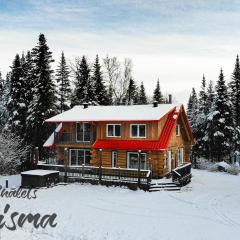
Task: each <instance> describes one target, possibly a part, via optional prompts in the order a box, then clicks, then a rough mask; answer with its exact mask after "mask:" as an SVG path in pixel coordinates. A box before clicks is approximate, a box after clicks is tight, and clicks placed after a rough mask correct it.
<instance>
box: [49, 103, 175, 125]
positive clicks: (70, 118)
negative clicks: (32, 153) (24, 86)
mask: <svg viewBox="0 0 240 240" xmlns="http://www.w3.org/2000/svg"><path fill="white" fill-rule="evenodd" d="M174 107H177V106H176V105H174V104H158V107H153V105H152V104H148V105H121V106H88V108H83V106H75V107H74V108H72V109H70V110H68V111H66V112H63V113H60V114H58V115H56V116H54V117H52V118H49V119H47V120H46V122H81V121H86V122H87V121H134V120H136V121H149V120H159V119H160V118H161V117H163V116H164V115H165V114H166V113H168V112H169V111H170V110H172V109H173V108H174Z"/></svg>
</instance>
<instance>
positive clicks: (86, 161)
mask: <svg viewBox="0 0 240 240" xmlns="http://www.w3.org/2000/svg"><path fill="white" fill-rule="evenodd" d="M90 160H91V153H90V151H89V150H86V151H85V164H86V165H90Z"/></svg>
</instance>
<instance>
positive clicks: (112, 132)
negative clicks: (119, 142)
mask: <svg viewBox="0 0 240 240" xmlns="http://www.w3.org/2000/svg"><path fill="white" fill-rule="evenodd" d="M107 137H121V124H107Z"/></svg>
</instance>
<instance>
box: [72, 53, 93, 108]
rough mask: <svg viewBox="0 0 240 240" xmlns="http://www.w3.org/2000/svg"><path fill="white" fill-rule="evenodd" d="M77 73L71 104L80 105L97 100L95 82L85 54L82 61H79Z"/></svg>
mask: <svg viewBox="0 0 240 240" xmlns="http://www.w3.org/2000/svg"><path fill="white" fill-rule="evenodd" d="M75 74H76V76H75V77H76V79H75V89H74V93H73V96H72V100H71V106H75V105H80V104H83V103H85V102H88V103H89V102H95V100H96V98H95V91H94V83H93V81H91V80H90V68H89V65H88V63H87V60H86V57H85V56H83V57H82V60H81V62H80V63H77V70H76V72H75Z"/></svg>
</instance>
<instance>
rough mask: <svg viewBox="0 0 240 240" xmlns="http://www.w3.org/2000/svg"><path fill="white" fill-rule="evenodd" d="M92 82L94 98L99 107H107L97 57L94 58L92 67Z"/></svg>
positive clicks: (107, 101)
mask: <svg viewBox="0 0 240 240" xmlns="http://www.w3.org/2000/svg"><path fill="white" fill-rule="evenodd" d="M92 81H93V83H94V85H95V86H94V90H95V98H96V102H97V103H98V104H99V105H109V99H108V94H107V90H106V87H105V85H104V82H103V77H102V72H101V65H100V63H99V59H98V55H97V56H96V60H95V63H94V65H93V76H92Z"/></svg>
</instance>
